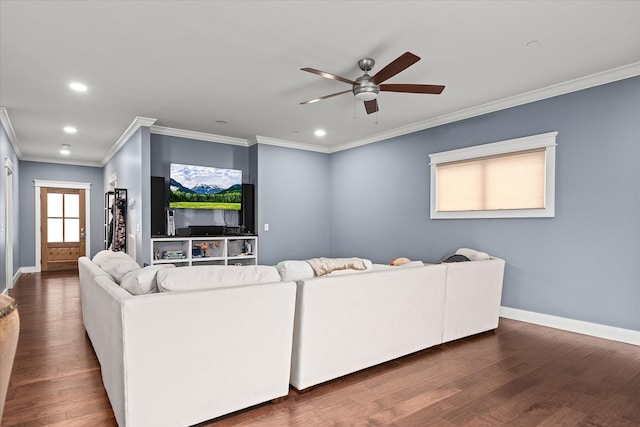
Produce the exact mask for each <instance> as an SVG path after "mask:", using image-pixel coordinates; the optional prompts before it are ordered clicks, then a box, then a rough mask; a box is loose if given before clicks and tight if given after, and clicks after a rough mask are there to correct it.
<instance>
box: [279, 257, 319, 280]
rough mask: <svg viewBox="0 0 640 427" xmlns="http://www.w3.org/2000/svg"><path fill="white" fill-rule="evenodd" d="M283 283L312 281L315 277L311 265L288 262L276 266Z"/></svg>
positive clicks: (281, 262)
mask: <svg viewBox="0 0 640 427" xmlns="http://www.w3.org/2000/svg"><path fill="white" fill-rule="evenodd" d="M276 269H277V270H278V273H279V274H280V278H281V279H282V281H283V282H296V281H298V280H305V279H312V278H313V277H314V276H315V273H314V272H313V268H311V264H309V263H308V262H307V261H297V260H286V261H280V262H279V263H278V265H276Z"/></svg>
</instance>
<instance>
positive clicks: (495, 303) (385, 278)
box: [278, 258, 505, 390]
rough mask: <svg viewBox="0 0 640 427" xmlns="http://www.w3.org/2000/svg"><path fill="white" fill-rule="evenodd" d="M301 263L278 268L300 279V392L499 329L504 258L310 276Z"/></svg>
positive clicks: (296, 364) (295, 357) (296, 354)
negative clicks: (422, 351) (383, 363)
mask: <svg viewBox="0 0 640 427" xmlns="http://www.w3.org/2000/svg"><path fill="white" fill-rule="evenodd" d="M299 262H301V261H285V262H282V263H280V264H279V265H278V268H279V271H280V274H281V277H284V278H287V277H289V276H290V273H291V271H287V270H295V271H294V272H293V275H292V276H293V277H296V276H297V277H296V278H297V283H298V292H297V297H296V298H297V301H296V315H295V326H294V340H293V354H292V364H291V379H290V382H291V385H293V386H294V387H295V388H296V389H298V390H304V389H307V388H309V387H312V386H314V385H316V384H319V383H322V382H325V381H328V380H331V379H334V378H338V377H340V376H343V375H346V374H349V373H352V372H356V371H358V370H361V369H365V368H368V367H370V366H374V365H377V364H379V363H382V362H386V361H389V360H392V359H395V358H398V357H400V356H404V355H407V354H410V353H413V352H416V351H419V350H423V349H426V348H429V347H432V346H434V345H439V344H442V343H444V342H448V341H452V340H456V339H459V338H463V337H466V336H470V335H474V334H477V333H480V332H484V331H488V330H492V329H495V328H497V327H498V311H499V308H500V299H501V294H502V281H503V273H504V266H505V262H504V260H502V259H498V258H491V259H488V260H483V261H470V262H459V263H443V264H434V265H423V264H422V263H417V265H416V263H415V262H413V263H411V264H410V265H407V266H402V267H389V266H380V265H373V267H371V268H367V270H366V271H364V272H355V273H354V274H349V275H345V274H342V272H338V273H341V274H339V275H335V276H334V275H333V273H332V274H329V275H328V276H322V277H313V276H312V277H310V276H309V275H308V274H307V276H306V278H305V277H300V276H301V274H300V271H301V269H300V268H299V265H298V264H296V263H299Z"/></svg>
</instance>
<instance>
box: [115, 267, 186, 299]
mask: <svg viewBox="0 0 640 427" xmlns="http://www.w3.org/2000/svg"><path fill="white" fill-rule="evenodd" d="M166 268H175V265H173V264H159V265H149V266H147V267H144V268H142V269H140V270H132V271H130V272H128V273H127V274H125V276H124V277H123V278H122V281H121V282H120V286H121V287H122V288H123V289H125V290H127V291H129V293H130V294H132V295H145V294H153V293H156V292H158V285H157V283H156V273H157V272H158V270H163V269H166Z"/></svg>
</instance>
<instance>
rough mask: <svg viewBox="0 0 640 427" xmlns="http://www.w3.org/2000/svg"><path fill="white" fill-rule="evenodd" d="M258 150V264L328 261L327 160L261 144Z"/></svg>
mask: <svg viewBox="0 0 640 427" xmlns="http://www.w3.org/2000/svg"><path fill="white" fill-rule="evenodd" d="M257 150H258V155H257V162H258V165H257V169H258V187H257V188H258V201H257V206H258V211H257V212H258V218H257V221H256V224H257V229H258V235H259V237H260V241H259V245H260V246H259V251H260V252H259V256H260V263H261V264H275V263H277V262H278V261H281V260H284V259H307V258H313V257H319V256H329V255H330V247H329V229H330V221H329V205H330V198H329V192H328V186H327V183H328V182H329V156H328V155H327V154H321V153H315V152H310V151H303V150H295V149H288V148H281V147H275V146H271V145H262V144H261V145H258V148H257ZM265 223H266V224H269V227H270V229H269V231H264V224H265ZM358 253H359V252H358Z"/></svg>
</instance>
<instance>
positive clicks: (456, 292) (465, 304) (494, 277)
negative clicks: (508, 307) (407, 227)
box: [443, 258, 505, 342]
mask: <svg viewBox="0 0 640 427" xmlns="http://www.w3.org/2000/svg"><path fill="white" fill-rule="evenodd" d="M446 265H447V285H446V302H445V313H444V331H443V342H449V341H453V340H456V339H459V338H463V337H467V336H470V335H474V334H478V333H480V332H485V331H489V330H491V329H495V328H497V327H498V321H499V313H500V301H501V299H502V282H503V277H504V267H505V261H504V260H503V259H500V258H492V259H490V260H485V261H468V262H454V263H448V264H446Z"/></svg>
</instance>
